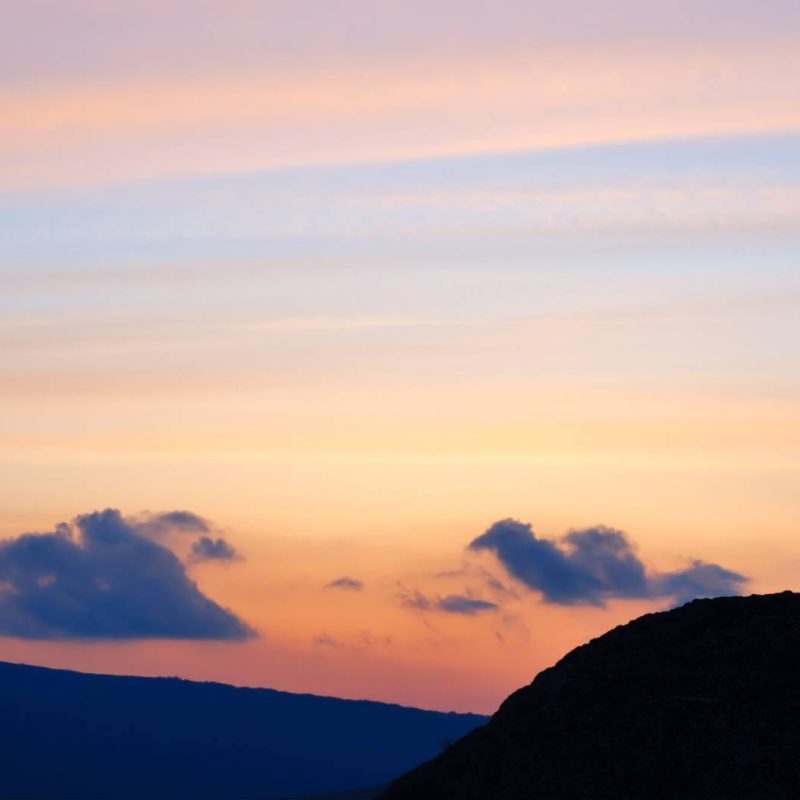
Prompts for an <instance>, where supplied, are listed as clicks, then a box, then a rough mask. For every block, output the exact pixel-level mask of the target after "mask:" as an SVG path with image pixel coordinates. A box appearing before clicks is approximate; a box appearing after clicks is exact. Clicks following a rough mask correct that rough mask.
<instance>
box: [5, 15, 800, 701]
mask: <svg viewBox="0 0 800 800" xmlns="http://www.w3.org/2000/svg"><path fill="white" fill-rule="evenodd" d="M4 18H5V19H4V24H3V26H2V31H0V120H2V122H0V387H1V390H0V538H2V540H3V541H2V542H0V658H2V659H6V660H12V661H26V662H29V663H37V664H44V665H50V666H61V667H69V668H75V669H81V670H89V671H92V670H93V671H100V672H114V673H125V674H131V673H133V674H143V675H181V676H184V677H188V678H196V679H213V680H223V681H228V682H232V683H236V684H242V685H251V686H270V687H274V688H277V689H285V690H291V691H303V692H314V693H319V694H334V695H339V696H344V697H359V698H362V697H366V698H371V699H378V700H387V701H391V702H399V703H403V704H412V705H420V706H424V707H426V708H437V709H444V710H470V711H481V712H491V711H493V710H494V709H495V708H496V707H497V705H498V704H499V703H500V702H501V701H502V699H504V698H505V696H506V695H508V694H509V693H510V692H511V691H512V690H514V689H516V688H517V687H519V686H520V685H522V684H524V683H527V682H529V681H530V680H531V679H532V678H533V676H534V675H535V674H536V673H537V672H538V671H539V670H541V669H543V668H545V667H547V666H549V665H551V664H552V663H554V662H555V661H556V660H557V659H558V658H560V657H561V656H562V655H564V654H565V653H566V652H567V651H568V650H569V649H571V648H572V647H574V646H576V645H578V644H581V643H582V642H584V641H586V640H587V639H588V638H590V637H592V636H596V635H599V634H600V633H602V632H604V631H605V630H607V629H608V628H610V627H613V626H614V625H617V624H620V623H622V622H625V621H627V620H629V619H632V618H633V617H635V616H638V615H640V614H641V613H644V612H648V611H654V610H660V609H664V608H669V607H671V606H673V605H675V604H677V603H682V602H685V601H687V600H689V599H691V598H692V597H696V596H713V595H715V594H726V593H727V594H731V593H749V592H767V591H777V590H782V589H785V588H791V589H798V588H800V580H799V579H798V574H800V553H799V552H798V550H797V547H796V523H797V519H798V511H800V460H799V456H800V404H799V402H798V401H800V367H799V366H798V365H799V364H800V359H798V356H799V355H800V352H799V351H800V344H799V343H800V314H799V313H798V311H800V269H799V268H798V266H799V265H798V255H799V253H800V248H798V245H799V244H800V50H798V48H797V47H796V43H797V37H798V34H800V7H799V6H798V5H797V3H795V2H783V0H767V2H759V3H756V2H751V1H750V0H727V1H726V2H722V0H694V1H693V2H691V3H689V2H684V0H678V2H674V3H669V4H667V3H661V4H642V3H639V2H633V1H632V0H630V1H629V0H611V2H604V3H599V2H589V0H567V1H566V2H563V3H559V4H558V5H557V6H556V7H553V6H552V4H549V3H547V4H546V3H543V2H538V0H533V2H521V1H518V0H503V1H501V2H493V3H491V4H490V3H488V2H478V0H461V2H459V3H455V2H450V0H441V2H438V3H436V4H434V5H433V6H431V4H429V3H425V4H423V3H421V2H416V0H408V1H407V2H404V3H396V2H386V3H382V4H380V5H376V4H375V3H367V2H365V0H328V2H325V3H322V2H319V1H318V0H315V1H314V2H312V1H311V0H304V1H302V2H293V3H282V2H266V1H265V0H260V1H257V0H238V1H237V0H234V1H233V2H230V3H225V4H221V3H217V2H211V0H193V2H191V3H189V2H185V1H184V0H161V2H158V3H155V2H151V1H150V0H145V1H143V0H136V2H134V0H110V2H102V3H101V2H92V1H90V0H70V1H69V2H63V0H58V2H56V0H25V2H22V0H8V2H7V3H6V4H5V5H4Z"/></svg>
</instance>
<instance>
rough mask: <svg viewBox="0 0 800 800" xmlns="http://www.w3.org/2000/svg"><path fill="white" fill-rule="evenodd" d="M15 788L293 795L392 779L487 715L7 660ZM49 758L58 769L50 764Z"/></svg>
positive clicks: (43, 793)
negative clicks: (90, 671)
mask: <svg viewBox="0 0 800 800" xmlns="http://www.w3.org/2000/svg"><path fill="white" fill-rule="evenodd" d="M0 716H1V717H2V719H3V723H4V724H3V725H2V726H0V752H2V753H3V754H4V769H3V775H2V778H0V798H3V800H6V799H8V800H11V799H12V798H13V800H55V798H57V799H58V800H101V798H102V800H140V799H141V798H142V797H147V798H148V800H175V798H182V797H192V798H196V799H197V800H217V798H225V800H281V799H282V798H286V797H302V796H313V795H315V794H316V795H324V794H336V793H340V792H344V791H350V790H357V789H361V788H362V787H371V786H380V785H381V784H385V783H386V782H387V781H388V780H390V779H392V778H394V777H396V776H397V775H399V774H401V773H402V772H404V771H406V770H407V769H409V768H410V767H412V766H414V765H415V764H417V763H420V762H421V761H423V760H424V759H425V758H430V757H431V756H432V755H434V754H435V753H436V752H438V750H439V749H440V747H441V742H442V741H444V740H446V739H453V738H459V737H460V736H461V735H463V734H464V733H466V732H467V731H468V730H472V729H473V728H474V727H475V726H477V725H479V724H482V723H483V722H484V721H485V718H484V717H481V716H479V715H475V714H458V713H454V712H450V713H445V712H436V711H428V710H424V709H416V708H413V707H408V706H401V705H398V704H392V703H380V702H375V701H369V700H346V699H342V698H336V697H325V696H319V695H313V694H308V693H302V694H300V693H290V692H281V691H279V690H276V689H268V688H252V687H240V686H230V685H228V684H223V683H218V682H197V681H190V680H186V679H183V678H174V677H160V678H150V677H138V676H119V675H104V674H93V673H83V672H76V671H72V670H58V669H52V668H49V667H39V666H33V665H27V664H14V663H11V662H0ZM42 765H46V769H43V768H42Z"/></svg>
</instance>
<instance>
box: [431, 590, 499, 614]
mask: <svg viewBox="0 0 800 800" xmlns="http://www.w3.org/2000/svg"><path fill="white" fill-rule="evenodd" d="M436 608H438V609H439V611H446V612H447V613H448V614H465V615H466V616H474V615H475V614H481V613H482V612H484V611H497V609H498V608H499V606H498V605H497V603H490V602H489V601H488V600H478V599H476V598H474V597H467V596H466V595H463V594H449V595H447V597H442V598H440V599H439V600H437V601H436Z"/></svg>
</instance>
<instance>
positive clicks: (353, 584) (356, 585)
mask: <svg viewBox="0 0 800 800" xmlns="http://www.w3.org/2000/svg"><path fill="white" fill-rule="evenodd" d="M325 588H326V589H344V590H345V591H350V592H360V591H361V590H362V589H363V588H364V584H363V582H362V581H360V580H358V579H357V578H348V577H347V576H344V577H342V578H337V579H336V580H335V581H331V582H330V583H329V584H327V585H326V586H325Z"/></svg>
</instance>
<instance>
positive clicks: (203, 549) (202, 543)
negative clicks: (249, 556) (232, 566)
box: [189, 536, 241, 561]
mask: <svg viewBox="0 0 800 800" xmlns="http://www.w3.org/2000/svg"><path fill="white" fill-rule="evenodd" d="M189 559H190V560H191V561H238V560H240V559H241V556H240V555H239V553H237V552H236V550H235V549H234V547H233V545H231V544H229V543H228V542H226V541H225V540H224V539H212V538H211V537H210V536H202V537H200V538H199V539H198V540H197V541H196V542H194V544H192V550H191V552H190V553H189Z"/></svg>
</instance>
